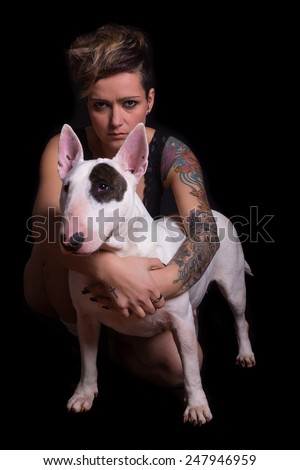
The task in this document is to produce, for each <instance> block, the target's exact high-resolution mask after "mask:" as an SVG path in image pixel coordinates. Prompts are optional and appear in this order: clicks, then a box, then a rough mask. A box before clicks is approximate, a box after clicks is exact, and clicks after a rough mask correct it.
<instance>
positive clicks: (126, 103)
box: [123, 100, 137, 108]
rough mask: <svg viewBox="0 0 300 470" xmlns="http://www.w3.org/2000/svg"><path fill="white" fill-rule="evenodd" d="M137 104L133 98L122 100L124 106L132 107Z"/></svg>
mask: <svg viewBox="0 0 300 470" xmlns="http://www.w3.org/2000/svg"><path fill="white" fill-rule="evenodd" d="M136 105H137V101H135V100H127V101H124V103H123V106H124V107H125V108H134V107H135V106H136Z"/></svg>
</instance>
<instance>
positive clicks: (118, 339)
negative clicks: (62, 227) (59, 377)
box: [24, 24, 219, 386]
mask: <svg viewBox="0 0 300 470" xmlns="http://www.w3.org/2000/svg"><path fill="white" fill-rule="evenodd" d="M69 62H70V69H71V73H72V74H73V77H74V79H75V80H77V81H78V82H79V85H80V88H81V92H82V97H84V98H85V99H86V104H87V109H88V113H89V116H90V120H91V125H90V126H89V127H87V128H85V129H78V130H77V133H78V136H79V138H80V140H81V142H82V145H83V148H84V151H85V159H90V158H97V157H99V156H105V157H108V158H112V157H113V156H114V155H115V154H116V152H117V151H118V150H119V148H120V147H121V145H122V143H123V142H124V140H125V139H126V137H127V135H128V134H129V132H130V131H131V130H132V129H133V128H134V127H135V126H136V124H138V123H139V122H143V123H146V116H147V115H148V114H149V113H150V112H151V109H152V107H153V105H154V98H155V90H154V88H153V73H152V64H151V52H150V47H149V43H148V42H147V38H146V36H145V34H144V33H143V32H141V31H139V30H137V29H135V28H132V27H125V26H121V25H115V24H109V25H105V26H102V27H101V28H99V29H98V30H97V31H95V32H93V33H90V34H88V35H86V36H83V37H79V38H77V39H76V40H75V41H74V43H73V44H72V46H71V48H70V50H69ZM146 131H147V138H148V142H149V151H150V153H149V166H148V169H147V172H146V174H145V176H144V178H142V180H141V181H140V183H139V184H138V187H137V193H138V195H139V196H140V197H141V198H142V199H143V201H144V204H145V205H146V207H147V209H148V211H149V212H150V214H151V215H152V216H153V217H155V216H157V215H159V214H160V199H161V195H162V192H163V190H164V189H166V188H171V189H172V191H173V194H174V197H175V201H176V204H177V207H178V211H179V214H180V216H181V218H182V220H183V221H184V227H185V230H186V232H187V234H188V237H187V240H186V241H185V242H184V243H183V245H182V246H181V248H180V249H179V250H178V251H177V253H176V254H175V256H174V257H173V259H172V260H171V261H170V262H169V264H168V265H167V266H164V265H163V264H162V263H161V262H160V260H158V259H149V258H133V257H128V258H119V257H118V256H116V255H114V254H112V253H108V252H107V253H105V252H100V253H95V254H93V255H92V256H89V257H86V258H85V257H76V255H69V254H68V255H64V254H63V253H62V251H61V248H60V245H59V242H55V243H53V240H59V237H57V236H55V235H57V233H56V231H58V229H59V224H57V223H56V222H57V214H59V211H60V209H59V196H60V190H61V180H60V178H59V176H58V173H57V158H58V142H59V135H56V136H55V137H53V138H52V139H51V140H50V141H49V143H48V144H47V146H46V148H45V150H44V152H43V155H42V158H41V164H40V183H39V188H38V193H37V196H36V200H35V204H34V210H33V213H34V216H35V222H36V223H35V226H37V225H38V224H37V221H38V219H39V217H40V222H41V225H43V230H44V227H45V223H44V221H45V217H46V219H47V224H46V225H47V227H49V229H48V232H47V236H46V237H43V240H42V239H41V240H39V241H40V243H36V244H35V245H34V248H33V251H32V255H31V257H30V259H29V261H28V263H27V265H26V268H25V273H24V291H25V298H26V301H27V303H28V305H29V306H30V307H31V308H32V309H33V310H35V311H36V312H39V313H41V314H44V315H47V316H50V317H55V318H57V319H60V320H61V321H62V322H63V323H64V324H65V325H66V327H67V328H68V329H69V330H70V331H71V332H75V331H76V313H75V311H74V308H73V306H72V303H71V299H70V295H69V290H68V279H67V278H68V276H67V275H68V270H69V269H73V270H78V271H80V272H82V273H84V274H88V275H90V276H92V277H94V278H95V279H96V280H97V281H98V282H97V283H95V285H93V286H89V287H88V290H87V292H89V293H90V294H91V295H92V296H93V297H94V298H97V299H101V297H103V296H106V297H110V303H111V305H113V307H114V308H116V309H117V310H118V311H119V312H120V315H124V316H128V315H129V314H134V315H138V316H141V317H142V316H144V315H147V314H154V315H155V311H156V309H158V308H160V307H162V306H163V304H164V299H167V298H170V297H174V296H176V295H178V294H180V293H182V292H184V291H185V290H187V289H188V288H190V287H191V286H192V285H193V284H194V283H195V282H196V281H197V280H198V279H199V278H200V277H201V275H202V274H203V272H204V271H205V269H206V268H207V266H208V265H209V263H210V261H211V259H212V258H213V256H214V254H215V252H216V250H217V249H218V246H219V245H218V239H217V235H216V225H215V222H214V218H213V216H212V213H211V209H210V207H209V204H208V201H207V198H206V193H205V188H204V184H203V178H202V174H201V169H200V166H199V163H198V160H197V158H196V157H195V155H194V154H193V153H192V152H191V150H190V149H189V148H188V147H187V146H186V145H185V144H183V143H182V142H180V141H179V140H178V139H176V138H174V137H172V136H169V135H165V134H162V133H160V132H159V131H156V130H155V129H152V128H149V127H147V128H146ZM49 208H51V210H49ZM35 229H36V228H35ZM41 238H42V233H41ZM50 241H52V242H50ZM109 287H112V288H111V289H109ZM113 292H117V296H114V295H112V294H113ZM161 294H162V295H161ZM83 295H84V294H83ZM106 303H107V299H106ZM111 338H113V343H112V342H110V344H113V348H110V349H111V350H112V355H113V359H114V360H116V361H118V362H119V363H121V364H122V365H123V366H124V367H126V368H127V369H128V370H130V371H131V372H133V373H134V374H136V375H138V376H140V377H142V378H145V379H148V380H151V381H153V382H155V383H157V384H160V385H164V386H178V385H181V384H182V366H181V361H180V358H179V354H178V352H177V349H176V346H175V343H174V340H173V338H172V335H171V333H170V332H164V333H161V334H159V335H157V336H155V337H153V338H147V339H145V338H135V337H134V338H133V337H126V336H123V335H119V334H118V335H117V334H115V333H114V334H112V335H111ZM201 363H202V351H201V348H200V345H199V364H200V365H201Z"/></svg>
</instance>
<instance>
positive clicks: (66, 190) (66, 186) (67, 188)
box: [64, 183, 69, 193]
mask: <svg viewBox="0 0 300 470" xmlns="http://www.w3.org/2000/svg"><path fill="white" fill-rule="evenodd" d="M64 191H65V192H66V193H67V192H68V191H69V183H67V184H65V185H64Z"/></svg>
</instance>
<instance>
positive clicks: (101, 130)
mask: <svg viewBox="0 0 300 470" xmlns="http://www.w3.org/2000/svg"><path fill="white" fill-rule="evenodd" d="M153 102H154V89H153V88H152V89H151V90H150V92H149V96H148V99H147V98H146V94H145V90H144V88H143V87H142V84H141V79H140V74H139V72H134V73H127V72H124V73H118V74H116V75H112V76H111V77H107V78H102V79H100V80H98V82H96V83H95V85H94V86H93V88H92V90H91V92H90V93H89V95H88V97H87V104H88V111H89V115H90V118H91V122H92V126H93V128H94V131H95V133H96V135H97V137H98V139H99V140H100V142H101V146H102V150H103V152H105V153H104V155H105V156H107V157H111V156H114V155H115V154H116V152H117V151H118V150H119V148H120V147H121V145H122V144H123V142H124V140H125V139H126V137H127V135H128V134H129V132H130V131H131V130H132V129H133V128H134V127H135V126H136V125H137V124H138V123H140V122H142V123H144V124H145V121H146V114H147V112H149V111H151V108H152V106H153Z"/></svg>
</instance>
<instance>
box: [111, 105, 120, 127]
mask: <svg viewBox="0 0 300 470" xmlns="http://www.w3.org/2000/svg"><path fill="white" fill-rule="evenodd" d="M110 121H111V125H112V126H113V127H119V126H121V124H122V109H120V107H119V106H114V107H113V108H112V111H111V117H110Z"/></svg>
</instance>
